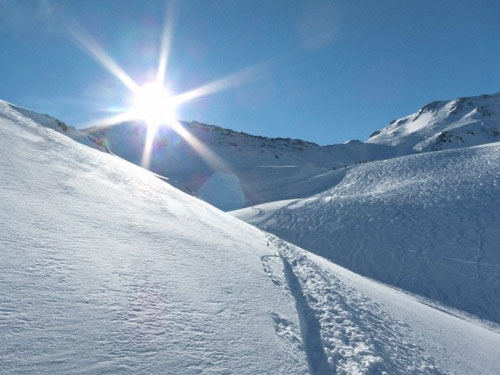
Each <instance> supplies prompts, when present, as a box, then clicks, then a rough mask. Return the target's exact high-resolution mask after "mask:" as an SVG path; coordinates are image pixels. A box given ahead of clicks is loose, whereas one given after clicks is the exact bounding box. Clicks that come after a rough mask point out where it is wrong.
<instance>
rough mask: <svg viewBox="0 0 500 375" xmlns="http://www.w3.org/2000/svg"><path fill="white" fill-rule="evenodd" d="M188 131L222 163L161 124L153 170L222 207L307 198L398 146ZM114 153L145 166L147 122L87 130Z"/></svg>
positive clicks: (208, 128)
mask: <svg viewBox="0 0 500 375" xmlns="http://www.w3.org/2000/svg"><path fill="white" fill-rule="evenodd" d="M183 126H184V128H185V129H187V130H188V131H189V133H190V134H192V135H193V136H194V137H196V138H197V139H198V140H199V141H200V142H201V143H203V144H204V145H205V146H206V147H207V148H209V149H210V150H211V151H212V152H213V153H214V154H216V155H217V156H218V158H219V159H220V160H221V161H222V163H223V165H224V166H223V167H220V166H214V165H210V164H209V163H207V162H206V160H204V159H203V158H202V157H201V156H200V155H199V153H198V152H197V151H196V150H195V149H193V148H192V147H191V146H190V145H189V144H188V143H186V142H185V141H184V140H183V139H182V138H180V137H179V136H178V135H177V134H176V133H175V132H174V131H172V130H171V129H169V128H160V130H159V132H158V134H157V136H156V139H155V144H154V148H153V153H152V157H151V165H150V167H149V169H150V170H152V171H153V172H155V173H157V174H160V175H162V176H166V177H168V178H171V179H173V180H175V181H178V183H180V184H183V185H185V186H186V187H187V189H188V190H190V191H193V192H194V194H195V195H197V196H198V197H200V198H202V199H204V200H205V201H207V202H209V203H211V204H213V205H215V206H216V207H219V208H221V209H223V210H231V209H237V208H241V207H245V206H251V205H255V204H259V203H264V202H269V201H275V200H281V199H289V198H299V197H306V196H309V195H311V194H316V193H319V192H321V191H323V190H325V189H327V188H328V187H330V186H332V184H334V183H335V182H336V181H338V175H337V174H336V173H329V172H331V171H332V170H333V168H335V169H336V170H338V169H340V168H343V167H344V166H345V165H352V164H355V163H360V162H365V161H369V160H379V159H386V158H388V157H392V156H395V153H394V148H393V147H391V146H385V145H375V144H366V143H363V142H360V141H357V142H356V141H351V142H349V143H346V144H342V145H330V146H318V145H317V144H315V143H310V142H306V141H302V140H299V139H288V138H265V137H259V136H253V135H250V134H246V133H239V132H235V131H232V130H229V129H223V128H220V127H217V126H212V125H205V124H201V123H197V122H192V123H183ZM84 131H85V132H86V133H87V134H88V135H89V136H91V137H92V138H93V139H95V140H96V141H97V142H98V143H99V144H105V145H106V146H107V147H108V148H109V149H110V150H111V151H112V152H113V153H115V154H116V155H118V156H120V157H122V158H124V159H126V160H128V161H130V162H132V163H135V164H137V165H141V160H142V155H143V145H144V140H145V138H146V128H145V125H144V124H141V123H137V122H128V123H122V124H117V125H114V126H108V127H96V128H90V129H86V130H84Z"/></svg>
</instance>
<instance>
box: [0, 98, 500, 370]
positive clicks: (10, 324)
mask: <svg viewBox="0 0 500 375" xmlns="http://www.w3.org/2000/svg"><path fill="white" fill-rule="evenodd" d="M493 148H494V147H492V149H493ZM478 150H482V149H478ZM476 152H477V153H478V154H479V155H482V154H484V155H483V157H486V156H485V155H486V153H482V151H476ZM491 158H492V162H494V160H495V159H494V158H493V157H491ZM367 166H368V164H366V167H367ZM360 168H363V167H360ZM349 173H351V172H349ZM347 178H349V175H348V176H347ZM466 186H468V185H467V181H466ZM482 191H483V190H481V192H482ZM484 191H489V190H488V189H487V187H485V188H484ZM491 209H493V208H491ZM490 229H491V230H494V228H493V227H492V228H487V229H486V230H485V231H484V233H483V238H484V244H486V243H487V241H488V238H489V237H487V236H488V234H487V233H489V230H490ZM484 248H486V247H484ZM0 249H1V251H0V364H1V369H2V371H1V372H2V373H3V374H9V375H10V374H19V373H37V374H68V373H75V372H78V373H85V374H102V373H121V374H159V373H165V372H168V373H174V374H221V373H224V374H307V373H310V374H320V375H326V374H332V373H336V374H444V373H449V374H494V373H496V372H497V370H498V368H500V327H498V326H496V325H493V324H492V325H485V324H483V323H481V322H478V321H476V320H474V319H473V318H466V317H464V316H462V314H461V313H460V312H458V311H452V310H447V309H446V308H444V307H442V306H439V305H433V304H432V303H430V302H429V301H425V300H419V299H418V298H416V297H415V296H412V295H408V294H405V293H402V292H401V291H398V290H396V289H392V288H390V287H387V286H384V285H382V284H380V283H376V282H374V281H371V280H369V279H366V278H364V277H361V276H358V275H356V274H353V273H352V272H349V271H347V270H346V269H343V268H341V267H338V266H335V265H334V264H332V263H330V262H329V261H327V260H325V259H322V258H319V257H317V256H314V255H312V254H310V253H308V252H306V251H304V250H302V249H300V248H297V247H295V246H293V245H290V244H287V243H285V242H283V241H282V240H280V239H278V238H275V237H272V236H269V235H267V234H265V233H263V232H261V231H259V230H258V229H256V228H254V227H251V226H249V225H248V224H245V223H243V222H241V221H239V220H237V219H235V218H233V217H231V216H230V215H228V214H225V213H223V212H221V211H219V210H217V209H216V208H214V207H212V206H210V205H208V204H207V203H205V202H202V201H200V200H198V199H196V198H193V197H191V196H189V195H187V194H185V193H182V192H181V191H179V190H177V189H175V188H173V187H171V186H169V185H168V184H165V183H164V182H162V181H160V180H159V179H158V178H156V177H155V176H154V175H153V174H151V173H150V172H148V171H146V170H144V169H142V168H139V167H136V166H134V165H132V164H130V163H127V162H125V161H124V160H122V159H120V158H118V157H115V156H113V155H110V154H106V153H102V152H98V151H96V150H93V149H91V148H89V147H85V146H83V145H81V144H78V143H77V142H74V141H73V140H71V139H70V138H68V137H65V136H63V135H62V134H60V133H59V132H57V131H54V130H53V129H49V128H46V127H43V126H41V125H39V124H37V123H36V117H35V118H33V116H26V115H25V114H23V113H21V112H19V111H17V110H16V109H14V108H12V107H10V106H2V107H1V108H0ZM485 263H486V262H485Z"/></svg>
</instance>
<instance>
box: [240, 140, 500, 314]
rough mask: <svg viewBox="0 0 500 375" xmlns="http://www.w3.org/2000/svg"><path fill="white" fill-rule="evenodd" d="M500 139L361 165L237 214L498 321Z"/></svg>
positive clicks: (360, 267) (346, 263)
mask: <svg viewBox="0 0 500 375" xmlns="http://www.w3.org/2000/svg"><path fill="white" fill-rule="evenodd" d="M499 212H500V143H499V142H497V143H491V144H488V145H483V146H476V147H470V148H463V149H456V150H447V151H440V152H429V153H424V154H417V155H409V156H404V157H400V158H394V159H390V160H385V161H379V162H372V163H368V164H364V165H359V166H356V167H354V168H351V169H349V170H348V171H347V173H346V175H345V177H344V178H343V179H342V181H341V182H340V183H339V184H337V185H336V186H334V187H332V188H331V189H329V190H327V191H325V192H323V193H320V194H318V195H314V196H311V197H309V198H304V199H298V200H292V201H283V202H274V203H268V204H265V205H262V206H256V207H252V208H246V209H243V210H239V211H236V212H235V213H234V214H235V215H236V216H237V217H240V218H242V219H244V220H246V221H247V222H249V223H252V224H254V225H257V226H258V227H260V228H262V229H265V230H267V231H269V232H271V233H274V234H276V235H278V236H280V237H282V238H284V239H286V240H287V241H290V242H293V243H295V244H297V245H299V246H301V247H303V248H305V249H308V250H309V251H313V252H315V253H316V254H319V255H321V256H324V257H326V258H328V259H330V260H332V261H333V262H335V263H337V264H340V265H342V266H344V267H347V268H349V269H351V270H353V271H355V272H358V273H361V274H363V275H366V276H369V277H372V278H374V279H376V280H380V281H383V282H385V283H388V284H391V285H394V286H397V287H400V288H402V289H404V290H408V291H411V292H414V293H418V294H420V295H422V296H426V297H429V298H432V299H434V300H438V301H442V302H444V303H446V304H448V305H450V306H454V307H457V308H460V309H462V310H466V311H468V312H471V313H474V314H476V315H478V316H481V317H484V318H487V319H491V320H493V321H496V322H500V247H499V244H500V215H499Z"/></svg>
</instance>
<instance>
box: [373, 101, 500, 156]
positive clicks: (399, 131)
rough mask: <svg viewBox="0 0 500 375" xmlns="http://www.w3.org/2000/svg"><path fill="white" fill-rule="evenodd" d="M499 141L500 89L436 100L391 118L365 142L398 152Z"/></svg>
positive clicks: (440, 148)
mask: <svg viewBox="0 0 500 375" xmlns="http://www.w3.org/2000/svg"><path fill="white" fill-rule="evenodd" d="M498 141H500V93H498V94H495V95H481V96H474V97H469V98H459V99H454V100H450V101H437V102H433V103H430V104H427V105H426V106H424V107H422V108H421V109H420V110H419V111H418V112H417V113H414V114H411V115H409V116H406V117H403V118H401V119H398V120H394V121H392V122H391V123H390V124H389V125H388V126H386V127H385V128H383V129H382V130H381V131H377V132H375V133H374V134H373V135H372V137H370V139H368V141H367V143H371V144H380V145H391V146H394V147H396V148H397V149H398V150H399V154H400V155H404V154H409V153H412V152H425V151H437V150H446V149H452V148H461V147H468V146H475V145H480V144H485V143H491V142H498Z"/></svg>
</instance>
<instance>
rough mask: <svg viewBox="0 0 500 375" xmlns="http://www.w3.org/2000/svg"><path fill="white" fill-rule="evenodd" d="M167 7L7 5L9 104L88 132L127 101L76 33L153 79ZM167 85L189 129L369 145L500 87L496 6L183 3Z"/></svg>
mask: <svg viewBox="0 0 500 375" xmlns="http://www.w3.org/2000/svg"><path fill="white" fill-rule="evenodd" d="M165 9H166V3H165V1H145V0H143V1H139V0H106V1H104V0H87V1H82V0H64V1H62V0H60V1H55V0H45V1H44V0H32V1H28V0H26V1H16V0H0V57H1V58H0V99H3V100H7V101H9V102H12V103H14V104H18V105H21V106H24V107H28V108H31V109H34V110H37V111H39V112H43V113H49V114H51V115H54V116H56V117H58V118H60V119H62V120H64V121H66V122H67V123H68V124H71V125H76V126H81V125H83V124H87V123H90V122H92V121H93V120H95V119H98V118H101V117H104V116H106V115H107V114H109V112H110V111H112V110H114V109H116V108H117V107H123V106H124V105H126V104H125V103H127V98H128V97H129V92H128V91H127V89H126V87H125V86H124V85H123V84H122V83H121V82H120V81H119V80H117V79H116V78H114V77H113V76H112V75H110V74H109V72H108V71H107V70H105V69H104V68H103V67H102V66H101V65H99V64H98V63H97V62H96V61H95V60H94V59H93V58H91V57H90V56H89V54H87V53H86V52H85V51H84V50H83V49H82V48H81V46H80V45H79V44H78V43H77V42H76V40H75V38H74V36H73V35H72V34H71V33H70V32H69V29H68V25H75V24H78V25H80V27H81V28H82V29H84V30H86V31H87V32H88V33H89V34H90V35H92V37H93V38H95V40H97V41H98V42H99V44H100V45H101V46H102V47H103V48H104V49H105V51H106V52H107V53H108V54H109V55H110V56H111V57H112V58H113V59H114V60H115V61H116V62H117V63H118V64H119V65H120V66H121V67H122V68H123V70H124V71H125V72H126V73H127V74H129V75H130V77H131V78H132V79H134V80H135V81H137V82H139V83H143V82H145V81H147V80H148V79H150V78H151V77H152V75H153V74H154V71H155V69H156V67H157V64H158V62H157V61H158V56H159V46H160V44H161V43H160V40H161V35H162V29H163V23H164V19H165ZM174 20H175V25H174V28H173V33H172V45H171V50H170V57H169V62H168V70H167V75H166V81H167V85H168V87H169V90H170V91H171V92H172V93H181V92H184V91H186V90H189V89H193V88H195V87H197V86H200V85H202V84H205V83H207V82H210V81H213V80H216V79H219V78H222V77H224V76H227V75H228V74H232V73H235V72H239V71H241V70H244V69H246V68H249V67H250V68H252V69H253V70H252V72H253V74H251V75H250V76H249V77H247V79H246V81H245V82H240V83H241V85H240V86H238V87H235V88H230V89H228V90H225V91H221V92H218V93H215V94H212V95H209V96H205V97H202V98H198V99H195V100H193V101H190V102H187V103H184V104H183V105H182V106H181V107H180V108H179V109H178V111H177V113H178V114H179V117H180V119H183V120H196V121H200V122H204V123H209V124H216V125H219V126H223V127H228V128H232V129H235V130H241V131H246V132H249V133H253V134H259V135H265V136H274V137H277V136H281V137H292V138H302V139H306V140H310V141H314V142H317V143H320V144H328V143H339V142H344V141H345V140H347V139H353V138H357V139H362V140H365V139H367V138H368V136H369V135H370V133H371V132H372V131H374V130H376V129H378V128H381V127H383V126H385V125H386V124H387V123H389V122H390V121H391V120H393V119H395V118H398V117H401V116H404V115H407V114H409V113H412V112H414V111H416V110H418V109H419V108H420V107H421V106H422V105H424V104H426V103H428V102H430V101H433V100H438V99H451V98H455V97H460V96H471V95H479V94H483V93H495V92H499V91H500V1H498V0H491V1H488V0H483V1H481V0H477V1H473V0H470V1H465V0H454V1H452V0H448V1H442V0H432V1H428V0H419V1H404V0H377V1H371V0H364V1H363V0H358V1H356V0H354V1H295V0H273V1H269V0H251V1H249V0H213V1H209V0H184V1H182V0H181V1H178V2H177V4H176V11H175V14H174Z"/></svg>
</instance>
